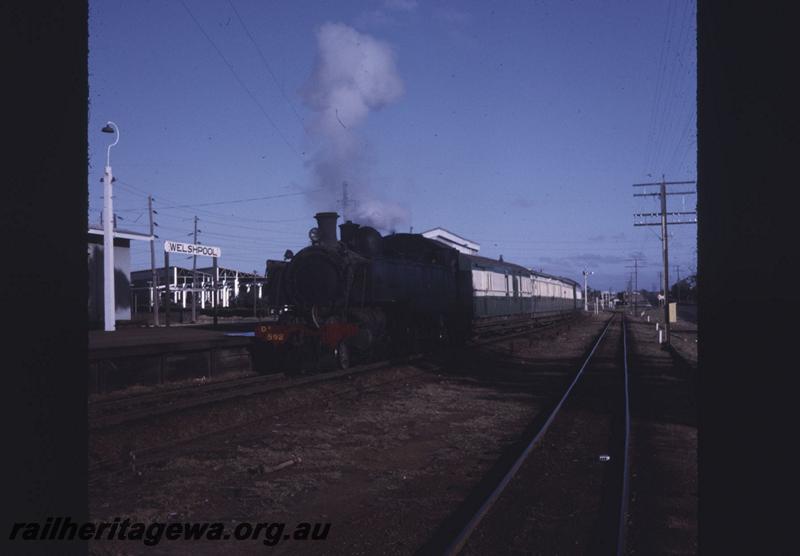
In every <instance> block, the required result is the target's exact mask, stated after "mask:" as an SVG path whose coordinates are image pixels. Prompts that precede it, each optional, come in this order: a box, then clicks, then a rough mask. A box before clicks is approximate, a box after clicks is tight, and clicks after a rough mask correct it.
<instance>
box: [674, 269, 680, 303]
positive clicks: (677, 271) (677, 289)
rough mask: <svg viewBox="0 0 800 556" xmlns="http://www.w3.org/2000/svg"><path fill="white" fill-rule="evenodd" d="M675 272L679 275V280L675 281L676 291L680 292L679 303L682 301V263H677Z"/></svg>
mask: <svg viewBox="0 0 800 556" xmlns="http://www.w3.org/2000/svg"><path fill="white" fill-rule="evenodd" d="M675 272H676V273H677V275H678V281H677V282H675V293H677V294H678V296H677V297H678V299H677V301H678V303H680V302H681V265H675Z"/></svg>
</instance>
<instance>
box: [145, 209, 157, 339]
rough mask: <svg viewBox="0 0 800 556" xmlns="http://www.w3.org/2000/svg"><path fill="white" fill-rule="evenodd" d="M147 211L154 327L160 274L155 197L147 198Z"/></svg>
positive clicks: (154, 324)
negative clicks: (157, 252)
mask: <svg viewBox="0 0 800 556" xmlns="http://www.w3.org/2000/svg"><path fill="white" fill-rule="evenodd" d="M147 210H148V212H149V213H150V238H151V239H150V273H151V275H152V281H153V326H158V302H159V299H158V273H157V272H156V245H155V243H156V238H157V237H158V236H157V235H156V234H155V226H158V224H157V223H156V222H155V221H154V220H153V215H154V214H158V213H157V212H156V211H154V210H153V197H152V196H151V195H148V196H147Z"/></svg>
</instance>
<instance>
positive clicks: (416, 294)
mask: <svg viewBox="0 0 800 556" xmlns="http://www.w3.org/2000/svg"><path fill="white" fill-rule="evenodd" d="M338 216H339V215H338V214H336V213H335V212H321V213H318V214H317V215H316V216H315V218H316V219H317V223H318V227H317V228H312V230H311V231H310V232H309V237H310V239H311V245H310V246H309V247H306V248H304V249H302V250H301V251H299V252H298V253H297V254H296V255H295V254H292V253H291V252H289V251H287V253H286V257H285V259H286V260H284V261H274V260H269V261H267V302H268V305H269V307H271V308H272V310H273V311H274V312H275V317H274V320H273V321H271V322H263V323H260V324H258V325H257V327H256V331H255V337H254V343H253V356H254V366H255V367H256V369H257V370H259V371H267V370H269V369H272V368H274V369H286V368H289V369H295V370H296V369H313V368H316V367H318V366H320V365H325V361H326V359H327V360H334V361H336V363H337V364H338V365H339V366H340V367H342V368H346V367H347V366H349V364H350V361H351V357H364V356H369V355H370V354H372V353H374V352H381V353H383V350H392V349H398V348H400V349H402V348H405V347H410V346H417V345H420V344H421V343H430V342H463V341H465V340H467V339H469V338H470V337H472V336H474V335H475V334H476V333H478V332H480V331H485V330H487V329H491V328H497V327H499V328H503V327H510V326H519V325H525V324H530V322H531V321H532V320H535V319H544V318H559V317H562V316H564V315H566V314H569V313H572V312H575V311H576V310H578V309H579V307H580V306H581V304H582V302H580V298H581V295H580V289H579V288H578V287H577V283H576V282H574V281H572V280H568V279H565V278H558V277H555V276H548V275H545V274H542V273H535V272H533V271H531V270H529V269H526V268H524V267H522V266H519V265H515V264H512V263H507V262H503V261H502V260H501V261H496V260H493V259H487V258H485V257H479V256H476V255H470V254H465V253H461V252H459V251H457V250H456V249H453V248H452V247H450V246H448V245H446V244H444V243H441V242H439V241H436V240H433V239H429V238H426V237H424V236H422V235H420V234H391V235H387V236H381V234H380V233H379V232H378V231H377V230H375V229H374V228H371V227H369V226H360V225H358V224H355V223H353V222H350V221H347V222H345V223H344V224H341V225H340V226H339V228H340V230H341V237H340V239H337V234H336V221H337V219H338Z"/></svg>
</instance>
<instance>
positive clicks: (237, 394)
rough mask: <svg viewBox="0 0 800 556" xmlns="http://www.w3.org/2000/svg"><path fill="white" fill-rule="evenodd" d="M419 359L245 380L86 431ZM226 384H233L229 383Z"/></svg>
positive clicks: (98, 420) (101, 420) (102, 420)
mask: <svg viewBox="0 0 800 556" xmlns="http://www.w3.org/2000/svg"><path fill="white" fill-rule="evenodd" d="M421 358H422V355H420V354H414V355H410V356H407V357H402V358H399V359H390V360H384V361H378V362H376V363H370V364H366V365H359V366H357V367H352V368H350V369H346V370H341V371H333V372H328V373H321V374H317V375H311V376H305V377H300V378H288V379H286V380H281V381H274V380H273V381H269V382H266V383H256V384H251V383H250V382H249V381H245V382H244V383H243V384H231V385H230V388H227V389H225V390H223V391H222V392H217V393H212V395H206V396H202V395H201V396H193V397H191V398H189V399H183V400H181V399H178V400H177V401H175V402H174V403H170V404H167V405H162V406H155V407H154V406H146V407H143V408H137V409H134V410H132V411H127V412H117V413H111V414H109V415H103V416H97V417H95V418H93V419H90V423H89V428H90V429H101V428H107V427H110V426H114V425H120V424H123V423H129V422H132V421H138V420H141V419H146V418H149V417H155V416H158V415H164V414H168V413H175V412H178V411H183V410H186V409H191V408H194V407H200V406H203V405H208V404H212V403H215V402H220V401H225V400H230V399H235V398H242V397H246V396H252V395H256V394H263V393H267V392H274V391H280V390H288V389H291V388H296V387H298V386H303V385H308V384H316V383H323V382H328V381H331V380H335V379H337V378H341V377H344V376H351V375H357V374H361V373H366V372H370V371H377V370H381V369H385V368H389V367H392V366H394V365H402V364H404V363H411V362H413V361H416V360H418V359H421ZM230 382H236V381H230Z"/></svg>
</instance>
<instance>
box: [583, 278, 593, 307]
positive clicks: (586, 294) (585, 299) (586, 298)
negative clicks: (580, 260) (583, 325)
mask: <svg viewBox="0 0 800 556" xmlns="http://www.w3.org/2000/svg"><path fill="white" fill-rule="evenodd" d="M590 274H594V272H589V271H586V270H584V271H583V310H584V311H588V310H589V289H588V285H587V281H588V278H589V275H590Z"/></svg>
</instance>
